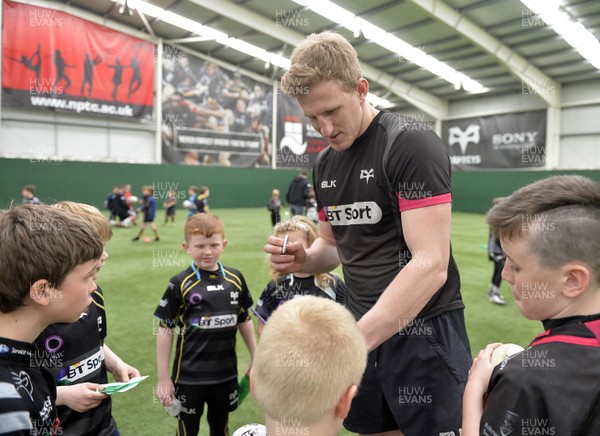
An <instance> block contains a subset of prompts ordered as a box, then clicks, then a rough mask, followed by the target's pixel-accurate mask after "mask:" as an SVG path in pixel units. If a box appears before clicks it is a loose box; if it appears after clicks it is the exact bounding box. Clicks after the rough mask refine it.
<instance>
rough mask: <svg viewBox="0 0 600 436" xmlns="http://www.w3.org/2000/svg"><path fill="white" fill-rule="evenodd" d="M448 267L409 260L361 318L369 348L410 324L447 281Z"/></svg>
mask: <svg viewBox="0 0 600 436" xmlns="http://www.w3.org/2000/svg"><path fill="white" fill-rule="evenodd" d="M447 268H448V265H447V264H446V265H444V266H443V267H442V265H441V264H440V262H434V261H433V260H431V261H430V262H417V261H414V260H411V261H410V262H408V264H407V265H406V266H405V267H404V268H403V269H402V270H401V271H400V272H399V273H398V275H397V276H396V277H395V278H394V280H392V282H391V283H390V284H389V286H388V287H387V288H386V289H385V291H384V292H383V293H382V294H381V296H380V297H379V299H378V300H377V303H376V304H375V305H374V306H373V307H372V308H371V309H370V310H369V311H368V312H367V313H365V315H364V316H363V317H362V318H361V319H360V320H359V321H358V326H359V328H360V329H361V331H362V332H363V334H364V335H365V339H366V341H367V347H368V349H369V351H370V350H373V349H374V348H376V347H378V346H379V345H380V344H381V343H383V342H384V341H386V340H387V339H389V338H390V337H392V336H393V335H395V334H398V333H399V332H400V330H401V329H402V328H404V327H406V326H408V325H410V324H411V322H412V321H413V320H414V319H415V317H416V316H417V315H418V314H419V312H421V310H422V309H423V308H424V307H425V305H426V304H427V303H428V302H429V300H430V299H431V297H432V296H433V295H434V294H435V293H436V292H437V291H438V290H439V289H440V288H441V287H442V285H443V284H444V283H445V281H446V276H447Z"/></svg>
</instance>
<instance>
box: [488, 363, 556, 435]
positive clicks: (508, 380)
mask: <svg viewBox="0 0 600 436" xmlns="http://www.w3.org/2000/svg"><path fill="white" fill-rule="evenodd" d="M511 360H512V361H513V362H511ZM511 360H509V362H508V365H506V367H505V368H504V369H503V370H502V371H500V370H499V368H500V366H498V367H496V368H495V369H494V372H493V373H492V378H491V380H490V385H489V387H488V392H487V399H486V403H485V408H484V411H483V415H482V417H481V423H480V433H481V434H494V433H496V434H509V433H507V432H506V430H507V429H508V428H511V429H512V432H513V433H512V434H516V435H521V434H531V433H527V431H531V428H530V426H529V425H528V424H527V423H528V422H531V421H530V420H533V419H536V420H538V421H537V422H549V421H548V410H547V409H546V407H544V399H543V398H541V396H540V395H541V393H540V390H539V389H537V388H536V386H535V384H536V380H537V377H535V376H533V377H529V376H530V375H531V374H530V373H531V369H529V371H527V370H523V368H516V365H517V364H518V365H520V361H521V358H520V357H518V356H515V357H513V358H512V359H511ZM538 371H539V369H538ZM501 372H502V373H501ZM557 395H560V394H559V393H557Z"/></svg>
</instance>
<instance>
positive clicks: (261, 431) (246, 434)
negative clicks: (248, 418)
mask: <svg viewBox="0 0 600 436" xmlns="http://www.w3.org/2000/svg"><path fill="white" fill-rule="evenodd" d="M233 436H267V428H266V427H265V426H264V425H262V424H246V425H245V426H243V427H240V428H238V429H237V430H236V431H235V432H233Z"/></svg>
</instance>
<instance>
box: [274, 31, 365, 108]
mask: <svg viewBox="0 0 600 436" xmlns="http://www.w3.org/2000/svg"><path fill="white" fill-rule="evenodd" d="M361 77H362V71H361V69H360V63H359V62H358V54H357V53H356V50H355V49H354V47H352V45H350V43H349V42H348V41H347V40H346V38H344V37H343V36H342V35H339V34H337V33H334V32H330V31H324V32H321V33H312V34H310V35H308V36H307V37H306V39H305V40H304V41H302V42H301V43H300V44H298V46H297V47H296V48H295V49H294V51H293V52H292V57H291V66H290V69H289V70H288V71H287V72H286V73H285V75H284V76H283V78H282V79H281V90H282V91H283V92H284V93H285V94H287V95H290V96H292V97H296V96H298V95H303V94H306V93H307V92H308V88H310V86H312V85H314V84H315V83H320V82H324V81H329V80H336V81H338V82H339V83H340V84H341V85H342V87H343V88H344V89H345V90H346V91H352V90H354V89H355V88H356V82H357V81H358V79H360V78H361Z"/></svg>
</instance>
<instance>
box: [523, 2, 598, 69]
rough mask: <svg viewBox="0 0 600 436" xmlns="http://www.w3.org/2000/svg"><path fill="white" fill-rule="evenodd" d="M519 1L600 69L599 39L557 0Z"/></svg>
mask: <svg viewBox="0 0 600 436" xmlns="http://www.w3.org/2000/svg"><path fill="white" fill-rule="evenodd" d="M521 3H523V4H524V5H525V6H527V7H528V8H529V9H530V10H531V12H533V13H534V14H537V15H538V16H539V17H540V18H541V20H542V21H544V22H545V23H546V24H547V25H548V26H549V27H550V28H551V29H552V30H554V31H555V32H556V33H558V34H559V35H560V36H562V38H563V39H564V40H565V42H566V43H567V44H569V45H570V46H571V47H573V48H574V49H575V50H577V51H578V52H579V54H580V55H581V56H582V57H583V58H584V59H586V60H588V61H589V62H590V63H591V64H592V66H593V67H594V68H597V69H599V70H600V41H598V39H597V38H596V37H595V36H594V34H593V33H591V32H590V31H589V30H588V29H586V28H585V26H584V25H583V24H581V23H580V22H578V21H576V20H574V19H572V18H571V16H570V15H569V14H568V13H566V12H564V11H562V10H561V9H560V3H559V2H558V0H521Z"/></svg>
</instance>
